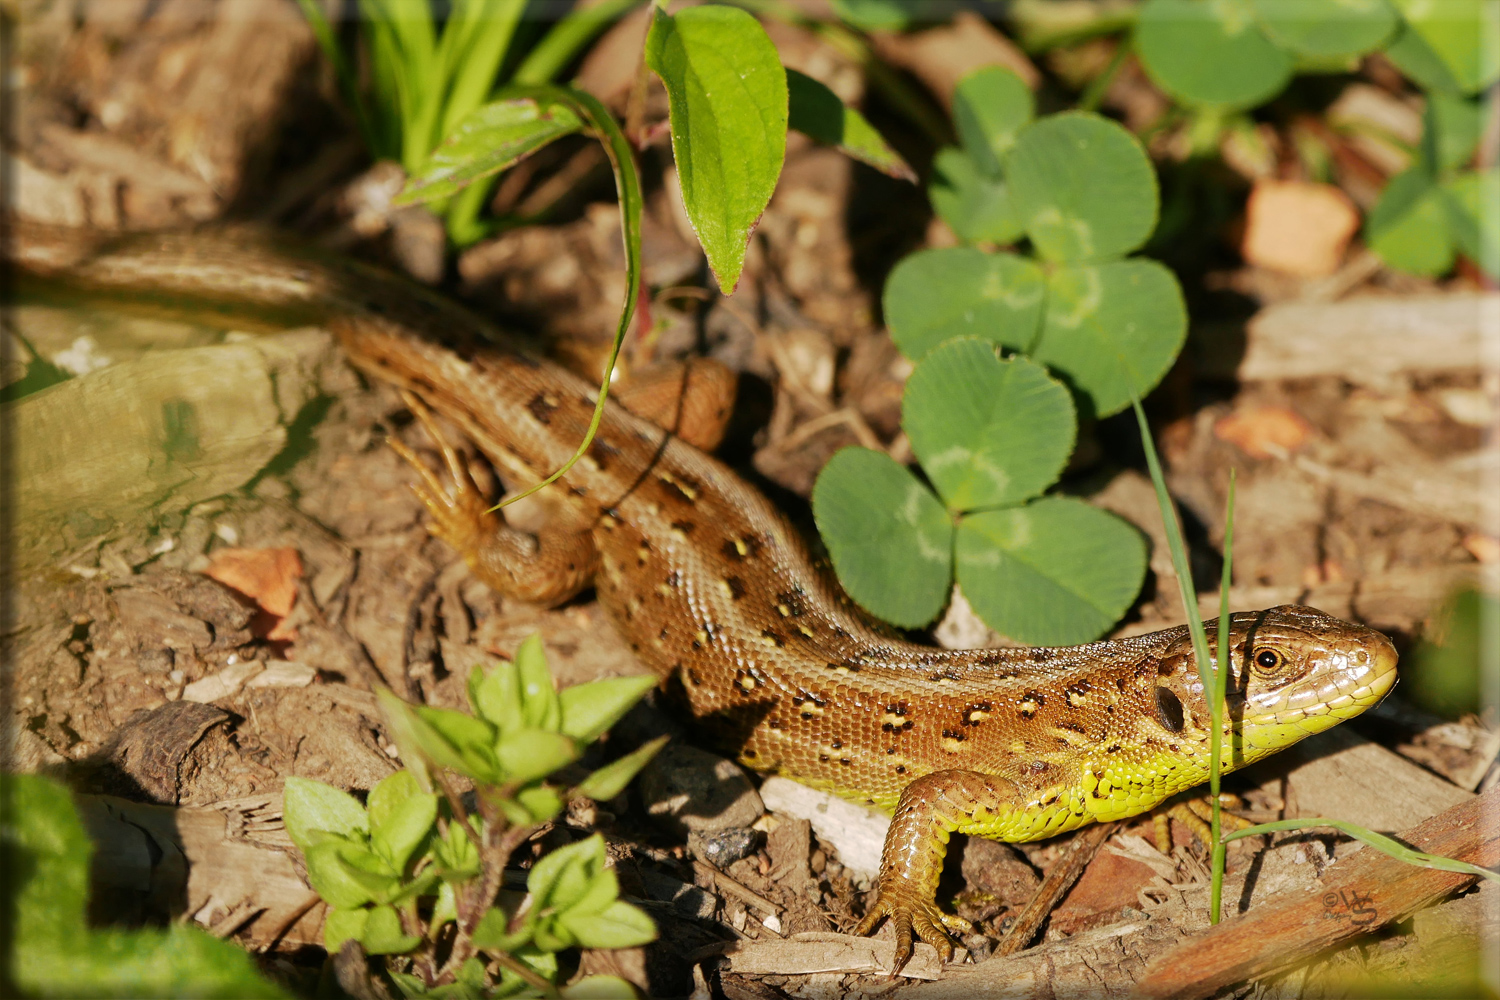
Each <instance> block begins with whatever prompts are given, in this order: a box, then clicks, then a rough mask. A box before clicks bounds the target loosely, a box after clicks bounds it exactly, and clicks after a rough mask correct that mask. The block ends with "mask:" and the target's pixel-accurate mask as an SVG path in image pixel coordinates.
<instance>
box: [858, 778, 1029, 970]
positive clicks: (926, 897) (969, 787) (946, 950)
mask: <svg viewBox="0 0 1500 1000" xmlns="http://www.w3.org/2000/svg"><path fill="white" fill-rule="evenodd" d="M1019 801H1020V793H1019V791H1018V790H1017V788H1016V786H1015V784H1014V783H1013V782H1011V781H1009V780H1007V779H1005V778H998V777H994V776H991V775H986V774H979V773H977V772H975V771H957V770H955V771H934V772H933V773H931V774H927V775H923V776H922V777H920V778H918V779H917V780H916V781H913V782H912V783H911V784H909V785H907V786H906V790H905V791H903V792H902V793H901V798H900V800H899V801H898V802H897V804H896V814H895V816H894V817H893V818H892V819H891V826H890V829H889V830H887V831H886V835H885V847H884V849H883V850H882V852H881V855H880V877H879V880H878V881H877V883H876V888H877V892H878V895H877V897H876V900H875V903H874V905H873V906H871V907H870V909H869V912H867V913H866V914H865V918H864V920H862V921H860V925H859V927H858V928H857V929H856V930H855V932H854V933H856V934H868V933H870V932H871V931H872V930H874V929H875V927H876V926H877V925H878V924H879V923H880V921H881V920H883V919H885V918H886V917H889V918H890V920H891V923H892V925H893V926H894V928H895V931H896V960H895V964H894V965H893V967H892V969H891V972H892V973H893V974H894V973H896V972H899V971H900V970H901V969H902V967H903V966H905V965H906V963H907V961H908V960H909V959H910V958H911V954H912V949H913V947H914V945H913V941H912V936H913V934H915V935H916V937H917V938H919V939H920V940H923V941H926V942H927V943H928V944H930V945H932V946H933V947H934V948H936V949H937V950H938V952H939V954H941V955H942V956H943V959H944V960H945V961H946V960H947V959H948V958H949V957H950V956H951V955H952V954H953V941H952V939H951V938H950V937H949V936H948V931H949V930H951V931H954V932H955V933H960V934H967V933H970V932H972V931H973V929H974V928H973V927H972V926H970V925H969V922H968V921H967V920H964V919H963V918H961V917H957V916H952V915H950V914H946V913H944V912H943V911H942V910H940V909H938V906H937V903H936V902H935V901H934V898H933V897H934V896H935V895H936V893H937V887H938V879H939V878H940V877H941V876H942V874H943V858H944V857H945V856H946V855H947V853H948V837H949V835H951V834H952V833H954V832H955V831H957V832H959V833H966V832H969V830H971V829H973V830H975V832H981V831H980V829H979V828H980V827H983V826H984V825H985V820H987V819H991V818H993V817H994V816H996V815H999V814H1000V813H1002V812H1003V811H1004V810H1006V809H1008V808H1010V807H1013V806H1015V805H1017V804H1018V803H1019ZM945 928H946V930H945Z"/></svg>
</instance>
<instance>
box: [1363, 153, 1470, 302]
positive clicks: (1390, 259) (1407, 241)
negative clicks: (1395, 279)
mask: <svg viewBox="0 0 1500 1000" xmlns="http://www.w3.org/2000/svg"><path fill="white" fill-rule="evenodd" d="M1365 238H1366V240H1368V241H1369V244H1370V249H1371V250H1373V251H1375V253H1376V255H1378V256H1379V257H1380V259H1381V260H1383V261H1385V262H1386V264H1388V265H1390V266H1391V267H1393V268H1395V269H1397V270H1398V271H1406V272H1407V273H1409V274H1420V275H1424V276H1427V277H1436V276H1437V275H1440V274H1444V273H1446V272H1447V271H1448V270H1449V269H1450V268H1451V267H1452V266H1453V251H1454V248H1453V234H1452V232H1451V230H1450V228H1449V216H1448V209H1447V208H1446V207H1445V205H1444V203H1443V196H1442V193H1441V191H1440V190H1439V189H1438V187H1437V186H1436V185H1435V184H1433V182H1432V178H1431V176H1430V175H1429V174H1428V173H1427V172H1426V171H1425V170H1422V169H1421V168H1420V167H1418V168H1413V169H1411V170H1408V171H1406V172H1405V173H1402V174H1397V175H1396V176H1395V177H1392V178H1391V179H1390V182H1389V183H1387V184H1386V186H1385V190H1384V191H1383V192H1381V195H1380V200H1379V201H1378V202H1376V203H1375V207H1374V208H1372V209H1371V210H1370V215H1369V217H1368V218H1367V219H1366V220H1365Z"/></svg>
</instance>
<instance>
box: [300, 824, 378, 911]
mask: <svg viewBox="0 0 1500 1000" xmlns="http://www.w3.org/2000/svg"><path fill="white" fill-rule="evenodd" d="M345 846H347V844H346V842H344V841H338V840H325V841H323V842H322V843H318V844H313V845H312V846H311V847H309V848H308V849H307V850H305V851H303V852H302V856H303V858H304V859H306V861H307V880H308V882H310V883H312V887H313V888H314V889H315V890H317V893H318V895H319V896H322V897H323V899H324V901H325V902H327V903H328V905H330V906H334V907H339V908H341V909H354V908H357V907H361V906H364V905H365V904H366V903H370V902H373V901H374V899H375V897H376V896H377V895H379V894H380V892H382V891H386V890H389V889H391V888H393V887H394V886H395V884H396V879H395V876H391V877H389V878H387V879H385V880H383V881H381V882H380V883H379V884H377V885H376V886H374V887H371V886H370V885H368V884H367V883H368V882H369V881H370V873H368V872H364V871H359V872H358V874H357V875H356V874H355V871H351V868H350V866H349V865H347V864H345V863H344V860H343V858H342V857H341V856H340V851H341V850H342V849H343V848H344V847H345Z"/></svg>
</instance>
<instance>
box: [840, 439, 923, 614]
mask: <svg viewBox="0 0 1500 1000" xmlns="http://www.w3.org/2000/svg"><path fill="white" fill-rule="evenodd" d="M812 507H813V518H814V520H816V521H817V524H818V533H819V534H821V535H822V536H823V542H824V543H825V544H826V545H827V546H828V554H829V556H830V557H832V559H833V567H834V570H835V571H836V572H837V573H838V577H839V582H840V583H842V584H843V585H844V590H845V591H847V592H848V594H849V596H850V597H852V598H853V599H854V600H855V602H856V603H858V604H859V605H860V607H862V608H864V609H865V610H866V611H869V612H870V613H871V614H874V615H876V616H877V617H880V618H883V619H885V620H886V621H888V622H892V623H893V624H896V625H900V626H903V627H905V628H916V627H918V626H921V625H925V624H927V623H928V622H930V621H932V619H933V618H935V617H937V613H938V612H939V611H941V610H942V609H943V605H944V604H946V603H947V601H948V591H949V585H950V584H951V582H952V580H953V521H952V520H951V518H950V517H949V516H948V512H947V511H946V510H944V509H943V505H942V504H941V503H939V502H938V499H937V497H935V496H933V495H932V491H931V490H929V489H928V488H927V487H926V486H923V485H922V484H921V482H919V481H918V480H917V477H916V476H914V475H912V474H911V471H910V470H908V469H907V468H905V467H904V466H901V465H898V464H896V462H895V461H894V460H892V459H891V457H890V456H889V455H886V454H885V453H884V452H879V451H872V450H870V449H868V448H845V449H843V450H841V451H839V452H838V453H837V454H835V455H834V456H833V458H831V459H829V460H828V464H827V465H825V466H823V470H822V471H821V472H820V473H818V481H817V483H816V484H815V485H814V486H813V495H812Z"/></svg>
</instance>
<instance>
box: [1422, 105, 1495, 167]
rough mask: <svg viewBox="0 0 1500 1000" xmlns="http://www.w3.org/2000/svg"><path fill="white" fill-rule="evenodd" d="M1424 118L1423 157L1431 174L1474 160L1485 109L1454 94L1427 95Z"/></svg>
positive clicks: (1482, 127)
mask: <svg viewBox="0 0 1500 1000" xmlns="http://www.w3.org/2000/svg"><path fill="white" fill-rule="evenodd" d="M1423 119H1424V124H1425V128H1424V129H1423V134H1422V146H1423V154H1424V156H1425V157H1426V158H1427V159H1428V160H1429V161H1430V162H1431V164H1432V170H1433V172H1434V173H1446V172H1447V171H1449V170H1455V169H1457V168H1459V167H1462V166H1466V165H1467V164H1468V162H1469V161H1470V160H1472V159H1473V158H1474V149H1475V147H1477V146H1478V145H1479V136H1480V133H1481V132H1483V130H1484V108H1483V106H1482V105H1481V103H1480V102H1479V101H1474V100H1469V99H1467V98H1463V97H1458V96H1455V95H1453V94H1442V93H1433V94H1428V95H1427V111H1426V113H1425V114H1424V116H1423Z"/></svg>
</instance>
